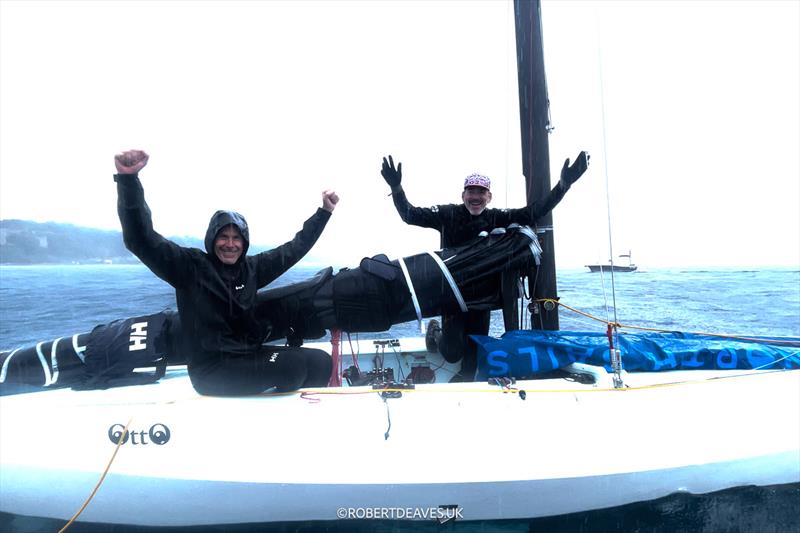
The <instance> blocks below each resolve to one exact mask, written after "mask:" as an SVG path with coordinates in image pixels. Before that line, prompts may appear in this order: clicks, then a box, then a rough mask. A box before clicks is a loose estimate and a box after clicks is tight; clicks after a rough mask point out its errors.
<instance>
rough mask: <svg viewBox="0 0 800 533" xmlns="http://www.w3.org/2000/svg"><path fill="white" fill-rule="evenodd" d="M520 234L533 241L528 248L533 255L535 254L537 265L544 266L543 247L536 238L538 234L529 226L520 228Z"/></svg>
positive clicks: (534, 258)
mask: <svg viewBox="0 0 800 533" xmlns="http://www.w3.org/2000/svg"><path fill="white" fill-rule="evenodd" d="M550 229H552V226H550ZM519 232H520V233H522V234H523V235H525V236H526V237H528V238H529V239H530V240H531V242H530V244H528V246H529V247H530V249H531V254H533V260H534V261H535V262H536V264H537V265H540V264H542V259H541V258H542V245H541V244H539V239H538V238H537V237H536V234H535V233H534V232H533V230H532V229H531V228H530V227H529V226H520V227H519Z"/></svg>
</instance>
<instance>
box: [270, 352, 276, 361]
mask: <svg viewBox="0 0 800 533" xmlns="http://www.w3.org/2000/svg"><path fill="white" fill-rule="evenodd" d="M277 360H278V352H272V353H271V354H270V356H269V362H270V363H274V362H275V361H277Z"/></svg>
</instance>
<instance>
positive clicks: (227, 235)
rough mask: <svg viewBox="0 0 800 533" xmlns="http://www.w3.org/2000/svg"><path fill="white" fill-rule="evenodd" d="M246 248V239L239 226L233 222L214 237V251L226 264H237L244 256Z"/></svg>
mask: <svg viewBox="0 0 800 533" xmlns="http://www.w3.org/2000/svg"><path fill="white" fill-rule="evenodd" d="M243 249H244V239H243V238H242V234H241V233H240V232H239V228H237V227H236V226H234V225H233V224H228V225H227V226H225V227H224V228H222V229H221V230H219V233H217V236H216V237H215V238H214V253H215V254H216V255H217V258H219V260H220V261H222V263H223V264H225V265H233V264H236V261H238V260H239V257H241V256H242V250H243Z"/></svg>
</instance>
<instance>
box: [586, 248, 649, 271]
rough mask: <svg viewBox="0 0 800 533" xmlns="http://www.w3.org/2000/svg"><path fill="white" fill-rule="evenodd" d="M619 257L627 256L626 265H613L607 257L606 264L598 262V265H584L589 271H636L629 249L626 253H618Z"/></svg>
mask: <svg viewBox="0 0 800 533" xmlns="http://www.w3.org/2000/svg"><path fill="white" fill-rule="evenodd" d="M620 257H627V258H628V264H627V265H615V264H614V263H612V262H611V260H610V259H609V261H608V264H607V265H600V264H598V265H586V266H587V267H588V268H589V270H590V271H591V272H600V271H603V272H611V271H614V272H634V271H636V269H637V268H638V267H637V266H636V265H634V264H633V262H631V252H630V250H628V253H627V254H620Z"/></svg>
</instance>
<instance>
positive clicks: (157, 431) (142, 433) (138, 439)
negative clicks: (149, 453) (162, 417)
mask: <svg viewBox="0 0 800 533" xmlns="http://www.w3.org/2000/svg"><path fill="white" fill-rule="evenodd" d="M123 431H125V426H124V425H123V424H113V425H112V426H111V427H110V428H108V439H109V440H110V441H111V442H113V443H114V444H116V443H118V442H119V439H120V437H122V444H128V442H130V443H131V444H136V445H147V444H155V445H157V446H162V445H164V444H166V443H167V442H169V437H170V431H169V428H168V427H167V426H165V425H164V424H153V425H152V426H150V429H140V430H131V429H129V430H128V431H127V432H125V435H124V436H122V432H123Z"/></svg>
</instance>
